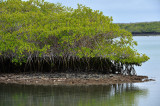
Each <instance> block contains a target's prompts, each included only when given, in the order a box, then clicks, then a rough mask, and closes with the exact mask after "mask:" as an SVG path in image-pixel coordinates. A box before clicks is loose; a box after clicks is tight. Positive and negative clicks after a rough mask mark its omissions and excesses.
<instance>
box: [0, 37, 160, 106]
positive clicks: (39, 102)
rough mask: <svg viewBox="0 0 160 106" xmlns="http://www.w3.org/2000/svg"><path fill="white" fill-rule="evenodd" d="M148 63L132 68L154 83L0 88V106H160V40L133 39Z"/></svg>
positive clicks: (10, 85)
mask: <svg viewBox="0 0 160 106" xmlns="http://www.w3.org/2000/svg"><path fill="white" fill-rule="evenodd" d="M133 38H134V40H136V41H137V42H138V46H137V47H136V49H138V51H139V52H142V53H146V54H147V55H148V56H149V57H150V60H149V61H148V62H146V63H144V64H143V65H142V66H141V67H135V69H136V71H137V74H138V75H147V76H149V78H153V79H155V80H156V81H150V82H145V83H134V84H132V83H128V84H126V83H125V84H114V85H106V86H102V85H101V86H35V85H32V86H31V85H15V84H0V106H160V100H159V97H160V89H159V88H160V77H159V76H160V62H159V60H160V36H134V37H133Z"/></svg>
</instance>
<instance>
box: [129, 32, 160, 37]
mask: <svg viewBox="0 0 160 106" xmlns="http://www.w3.org/2000/svg"><path fill="white" fill-rule="evenodd" d="M131 33H132V35H133V36H160V32H131Z"/></svg>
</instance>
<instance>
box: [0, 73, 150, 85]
mask: <svg viewBox="0 0 160 106" xmlns="http://www.w3.org/2000/svg"><path fill="white" fill-rule="evenodd" d="M146 81H153V79H148V77H147V76H123V75H116V74H95V73H87V74H86V73H32V74H31V73H28V74H26V73H21V74H20V73H19V74H2V73H1V74H0V83H14V84H25V85H108V84H117V83H136V82H146Z"/></svg>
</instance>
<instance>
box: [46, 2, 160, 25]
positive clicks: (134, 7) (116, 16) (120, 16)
mask: <svg viewBox="0 0 160 106" xmlns="http://www.w3.org/2000/svg"><path fill="white" fill-rule="evenodd" d="M45 1H47V2H51V3H58V2H59V3H61V4H62V5H65V6H69V7H72V8H77V4H78V3H79V4H83V5H85V6H87V7H90V8H92V9H93V10H100V11H102V12H103V14H104V15H105V16H112V17H113V22H115V23H130V22H150V21H160V0H45Z"/></svg>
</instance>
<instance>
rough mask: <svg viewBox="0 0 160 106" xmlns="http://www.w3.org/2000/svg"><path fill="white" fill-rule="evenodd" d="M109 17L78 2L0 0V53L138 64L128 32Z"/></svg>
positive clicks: (141, 57) (138, 56)
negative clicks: (89, 58) (63, 3)
mask: <svg viewBox="0 0 160 106" xmlns="http://www.w3.org/2000/svg"><path fill="white" fill-rule="evenodd" d="M112 21H113V19H112V17H108V16H104V15H103V13H102V12H99V11H98V10H92V9H90V8H89V7H85V6H83V5H80V4H78V8H77V9H72V8H70V7H65V6H62V5H61V4H53V3H49V2H44V0H29V1H21V0H6V1H4V2H2V3H0V23H1V24H0V54H1V56H4V57H11V58H12V59H13V60H12V61H13V62H19V63H21V62H22V61H28V59H30V57H31V56H32V57H34V56H35V57H41V58H44V57H51V56H54V57H57V56H60V57H64V58H67V57H75V58H82V57H101V58H107V59H109V60H112V61H116V62H121V63H128V64H141V63H142V62H145V61H147V60H148V59H149V58H148V57H147V56H146V55H145V54H139V53H138V52H137V51H136V50H135V49H134V46H135V45H137V43H136V42H135V41H134V40H133V38H132V34H131V33H130V32H128V31H126V30H123V29H120V27H119V26H118V25H117V24H113V23H112Z"/></svg>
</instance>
